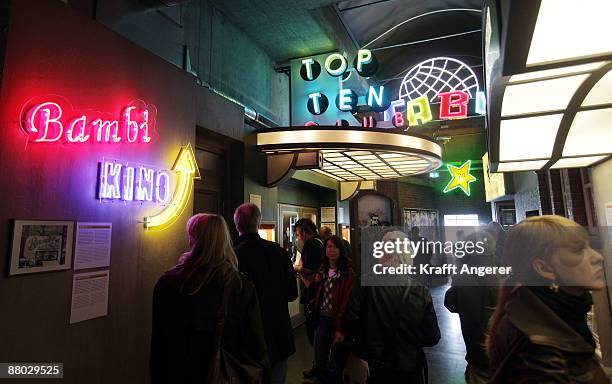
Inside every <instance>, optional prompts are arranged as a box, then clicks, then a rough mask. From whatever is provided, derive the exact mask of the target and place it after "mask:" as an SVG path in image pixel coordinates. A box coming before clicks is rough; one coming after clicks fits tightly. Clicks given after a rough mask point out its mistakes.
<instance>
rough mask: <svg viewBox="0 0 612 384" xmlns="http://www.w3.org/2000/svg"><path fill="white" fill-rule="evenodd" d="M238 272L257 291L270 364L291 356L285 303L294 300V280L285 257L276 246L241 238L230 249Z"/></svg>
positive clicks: (254, 235)
mask: <svg viewBox="0 0 612 384" xmlns="http://www.w3.org/2000/svg"><path fill="white" fill-rule="evenodd" d="M234 251H235V252H236V256H238V268H239V269H240V271H241V272H243V273H245V274H246V275H247V276H249V277H250V278H251V280H252V281H253V283H254V284H255V288H256V289H257V297H258V299H259V308H260V309H261V319H262V321H263V326H264V335H265V338H266V344H267V346H268V353H269V354H270V361H271V363H272V364H274V363H275V362H277V361H279V360H282V359H286V358H287V357H289V356H291V355H293V353H295V343H294V339H293V328H292V327H291V319H290V317H289V308H288V306H287V303H288V302H291V301H294V300H295V299H296V298H297V295H298V291H297V280H296V277H295V272H294V271H293V265H292V264H291V258H290V257H289V254H288V253H287V252H286V251H285V250H284V249H282V248H281V247H280V246H279V245H278V244H277V243H273V242H271V241H267V240H264V239H262V238H261V237H259V235H258V234H257V233H249V234H244V235H242V236H240V237H239V238H238V240H237V241H236V244H235V246H234Z"/></svg>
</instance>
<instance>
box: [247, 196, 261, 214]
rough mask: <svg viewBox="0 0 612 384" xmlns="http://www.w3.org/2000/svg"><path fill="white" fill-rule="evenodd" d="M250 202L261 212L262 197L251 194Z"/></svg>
mask: <svg viewBox="0 0 612 384" xmlns="http://www.w3.org/2000/svg"><path fill="white" fill-rule="evenodd" d="M249 202H250V203H253V204H255V205H256V206H257V208H259V210H260V211H261V195H254V194H252V193H251V194H249Z"/></svg>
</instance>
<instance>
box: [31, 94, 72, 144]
mask: <svg viewBox="0 0 612 384" xmlns="http://www.w3.org/2000/svg"><path fill="white" fill-rule="evenodd" d="M52 110H53V111H55V112H56V113H55V114H56V115H57V116H53V114H52V112H51V111H52ZM61 117H62V108H61V107H60V106H59V105H58V104H56V103H51V102H48V103H42V104H39V105H37V106H35V107H34V108H32V109H30V110H29V111H28V114H27V123H26V125H27V127H26V128H27V131H28V132H29V133H36V132H37V133H38V138H37V139H36V140H34V141H35V142H49V141H57V140H59V138H60V137H62V133H63V130H64V127H63V125H62V123H61V122H60V121H59V119H60V118H61ZM50 125H52V126H54V127H55V131H56V136H55V137H48V136H49V126H50Z"/></svg>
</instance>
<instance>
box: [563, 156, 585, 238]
mask: <svg viewBox="0 0 612 384" xmlns="http://www.w3.org/2000/svg"><path fill="white" fill-rule="evenodd" d="M567 174H568V177H569V185H570V196H571V198H572V211H573V214H574V221H575V222H577V223H578V224H580V225H584V226H587V225H588V221H587V213H586V206H585V204H584V193H583V190H582V178H581V177H580V168H573V169H568V170H567Z"/></svg>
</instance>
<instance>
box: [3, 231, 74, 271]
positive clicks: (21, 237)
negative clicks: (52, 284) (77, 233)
mask: <svg viewBox="0 0 612 384" xmlns="http://www.w3.org/2000/svg"><path fill="white" fill-rule="evenodd" d="M73 236H74V222H72V221H41V220H15V221H14V230H13V246H12V249H11V265H10V268H9V275H21V274H26V273H36V272H49V271H60V270H64V269H70V268H71V266H72V244H73Z"/></svg>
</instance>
